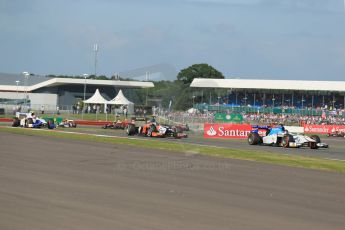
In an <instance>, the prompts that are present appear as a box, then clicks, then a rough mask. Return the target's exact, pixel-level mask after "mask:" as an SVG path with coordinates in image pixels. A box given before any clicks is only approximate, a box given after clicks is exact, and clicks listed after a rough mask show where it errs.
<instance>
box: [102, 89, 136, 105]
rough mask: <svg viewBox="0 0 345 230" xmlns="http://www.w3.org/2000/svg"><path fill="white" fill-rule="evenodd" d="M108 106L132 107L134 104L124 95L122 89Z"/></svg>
mask: <svg viewBox="0 0 345 230" xmlns="http://www.w3.org/2000/svg"><path fill="white" fill-rule="evenodd" d="M107 104H109V105H130V104H134V103H133V102H131V101H129V100H128V99H127V98H126V97H125V95H123V93H122V90H121V89H120V91H119V93H118V94H117V95H116V97H114V98H113V99H112V100H110V101H108V102H107Z"/></svg>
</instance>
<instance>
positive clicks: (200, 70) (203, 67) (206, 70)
mask: <svg viewBox="0 0 345 230" xmlns="http://www.w3.org/2000/svg"><path fill="white" fill-rule="evenodd" d="M194 78H214V79H224V76H223V74H222V73H221V72H219V71H218V70H216V69H215V68H213V67H212V66H210V65H208V64H194V65H192V66H190V67H188V68H186V69H183V70H181V71H180V72H179V73H178V75H177V80H179V81H182V82H183V83H184V84H190V83H192V81H193V79H194Z"/></svg>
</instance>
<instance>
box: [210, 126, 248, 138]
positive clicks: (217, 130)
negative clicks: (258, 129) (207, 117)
mask: <svg viewBox="0 0 345 230" xmlns="http://www.w3.org/2000/svg"><path fill="white" fill-rule="evenodd" d="M251 130H252V127H251V125H247V124H244V125H238V124H208V123H206V124H204V138H247V136H248V133H250V131H251Z"/></svg>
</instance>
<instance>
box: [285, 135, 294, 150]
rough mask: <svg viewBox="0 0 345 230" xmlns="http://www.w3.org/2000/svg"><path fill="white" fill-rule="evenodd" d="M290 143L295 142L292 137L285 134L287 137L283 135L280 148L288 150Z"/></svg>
mask: <svg viewBox="0 0 345 230" xmlns="http://www.w3.org/2000/svg"><path fill="white" fill-rule="evenodd" d="M290 142H295V140H294V139H293V136H292V135H290V134H287V135H285V136H284V137H283V140H282V146H283V147H284V148H288V147H289V143H290Z"/></svg>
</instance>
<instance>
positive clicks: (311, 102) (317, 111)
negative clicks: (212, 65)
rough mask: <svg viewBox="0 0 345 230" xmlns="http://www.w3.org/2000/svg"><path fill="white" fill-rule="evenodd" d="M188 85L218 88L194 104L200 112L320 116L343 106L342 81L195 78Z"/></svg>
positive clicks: (199, 88) (200, 89)
mask: <svg viewBox="0 0 345 230" xmlns="http://www.w3.org/2000/svg"><path fill="white" fill-rule="evenodd" d="M190 86H191V87H192V88H198V91H202V90H203V89H219V92H220V93H219V94H218V95H217V97H216V99H215V100H213V101H212V100H209V101H207V99H206V97H205V98H202V99H201V100H202V101H196V103H197V104H196V105H195V106H196V107H197V108H198V109H200V110H204V109H207V110H209V111H216V110H221V111H223V110H229V109H230V110H231V111H237V112H241V111H244V112H257V111H260V112H264V113H292V114H296V113H300V114H301V115H321V113H322V110H328V111H329V110H335V109H338V110H339V109H340V110H343V109H344V104H345V81H302V80H257V79H205V78H196V79H194V80H193V82H192V83H191V85H190ZM210 98H211V97H210ZM213 98H215V97H213ZM206 101H207V103H206Z"/></svg>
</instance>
